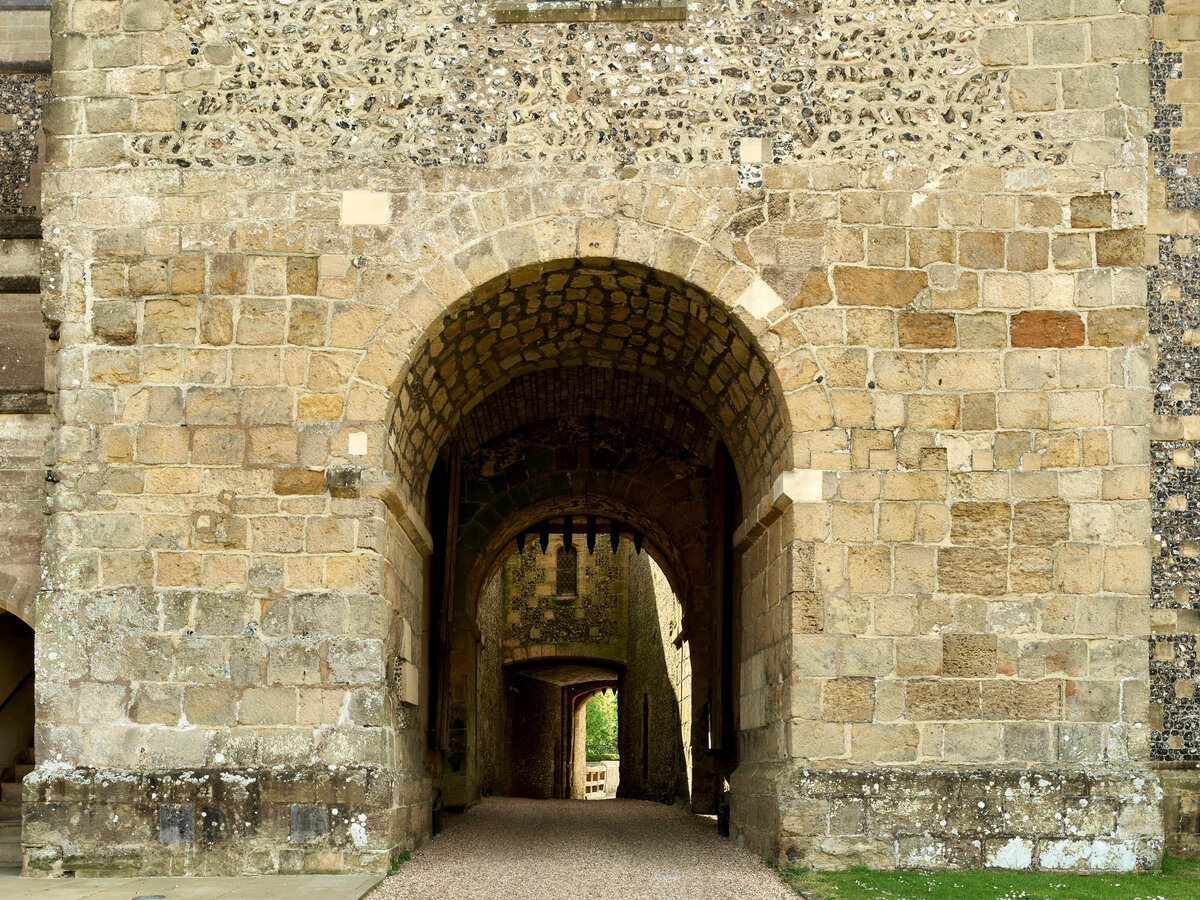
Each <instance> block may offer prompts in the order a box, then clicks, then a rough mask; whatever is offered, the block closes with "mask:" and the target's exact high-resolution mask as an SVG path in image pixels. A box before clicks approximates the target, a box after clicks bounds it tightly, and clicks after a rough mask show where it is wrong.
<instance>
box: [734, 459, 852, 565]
mask: <svg viewBox="0 0 1200 900" xmlns="http://www.w3.org/2000/svg"><path fill="white" fill-rule="evenodd" d="M826 474H827V473H826V472H825V471H824V470H822V469H790V470H789V471H787V472H784V473H783V474H782V475H780V476H779V477H778V478H776V479H775V483H774V484H772V485H771V492H770V494H766V495H764V496H763V497H762V499H760V500H759V501H758V505H757V506H756V507H755V508H754V509H753V510H752V511H751V512H750V514H749V515H747V516H746V518H745V520H744V521H743V522H742V524H741V525H739V526H738V528H737V531H735V532H734V533H733V549H734V550H736V551H738V552H739V553H741V552H742V551H744V550H746V549H747V548H748V547H750V546H751V545H752V544H753V543H754V542H755V541H756V540H758V539H759V537H761V536H762V534H763V532H765V531H766V530H767V529H768V528H770V527H771V524H772V523H773V522H774V521H775V520H776V519H778V518H779V517H780V516H781V515H782V514H783V512H784V510H786V509H787V508H788V507H789V506H791V505H792V504H793V503H822V502H824V500H825V479H826ZM828 474H830V475H832V476H833V477H835V478H836V477H837V473H828Z"/></svg>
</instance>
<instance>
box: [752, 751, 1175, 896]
mask: <svg viewBox="0 0 1200 900" xmlns="http://www.w3.org/2000/svg"><path fill="white" fill-rule="evenodd" d="M731 781H732V783H733V785H734V789H735V801H734V809H733V814H732V819H733V824H734V828H735V832H734V833H735V835H736V837H737V839H738V841H739V843H741V844H743V845H745V846H749V847H750V848H751V849H753V850H755V851H756V852H758V853H760V854H763V855H766V856H774V857H786V858H787V859H789V860H790V861H792V862H793V863H794V864H797V865H801V866H805V867H808V868H813V869H845V868H850V867H853V866H857V865H865V866H868V867H870V868H875V869H980V868H997V869H1036V870H1043V871H1071V872H1127V871H1151V870H1154V869H1156V868H1157V867H1158V865H1159V863H1160V860H1161V857H1162V853H1163V822H1162V811H1161V803H1162V788H1161V787H1160V784H1159V779H1158V777H1157V775H1155V773H1153V772H1151V771H1149V765H1148V764H1146V766H1144V767H1139V766H1137V765H1136V764H1131V765H1126V766H1110V767H1109V768H1107V769H1104V770H1099V771H1088V770H1083V769H1064V768H1056V769H1019V768H1012V769H1007V768H989V769H982V768H963V769H916V768H908V767H879V768H865V767H854V768H849V767H847V768H816V767H812V766H804V765H800V764H794V763H789V762H786V761H779V762H767V763H759V764H751V765H747V766H743V767H741V768H739V769H738V771H737V772H735V773H734V776H733V778H732V779H731ZM772 832H773V833H774V834H777V835H778V842H777V843H772V837H773V834H772Z"/></svg>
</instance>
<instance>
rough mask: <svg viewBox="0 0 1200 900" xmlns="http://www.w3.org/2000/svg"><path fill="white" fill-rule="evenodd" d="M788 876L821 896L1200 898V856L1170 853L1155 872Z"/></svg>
mask: <svg viewBox="0 0 1200 900" xmlns="http://www.w3.org/2000/svg"><path fill="white" fill-rule="evenodd" d="M780 874H781V875H782V876H783V877H784V879H785V880H786V881H787V882H788V883H789V884H790V885H792V887H794V888H797V889H799V890H803V891H806V892H807V893H809V894H811V895H812V896H813V897H815V898H817V900H1197V898H1200V860H1197V859H1175V858H1172V857H1169V856H1168V857H1166V858H1165V859H1164V860H1163V867H1162V871H1161V872H1155V873H1153V874H1150V875H1056V874H1050V873H1044V872H1000V871H989V872H872V871H870V870H868V869H852V870H850V871H848V872H804V871H788V870H783V871H781V873H780Z"/></svg>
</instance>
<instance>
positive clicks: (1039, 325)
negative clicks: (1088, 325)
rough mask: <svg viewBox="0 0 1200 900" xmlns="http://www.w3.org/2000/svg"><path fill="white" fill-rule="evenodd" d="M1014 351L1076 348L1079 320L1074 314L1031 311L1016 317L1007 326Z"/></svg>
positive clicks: (1080, 333) (1080, 330)
mask: <svg viewBox="0 0 1200 900" xmlns="http://www.w3.org/2000/svg"><path fill="white" fill-rule="evenodd" d="M1009 334H1010V338H1011V340H1012V345H1013V346H1014V347H1080V346H1082V345H1083V340H1084V331H1083V319H1082V318H1080V316H1079V314H1078V313H1073V312H1052V311H1049V310H1034V311H1030V312H1023V313H1017V314H1016V315H1015V316H1013V317H1012V321H1011V323H1010V331H1009Z"/></svg>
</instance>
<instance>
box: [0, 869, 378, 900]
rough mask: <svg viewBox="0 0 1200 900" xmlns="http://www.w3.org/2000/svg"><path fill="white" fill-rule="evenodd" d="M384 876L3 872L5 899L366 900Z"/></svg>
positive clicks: (0, 877)
mask: <svg viewBox="0 0 1200 900" xmlns="http://www.w3.org/2000/svg"><path fill="white" fill-rule="evenodd" d="M380 880H381V877H380V876H379V875H262V876H246V877H243V878H20V877H18V876H17V875H15V874H10V873H5V872H0V898H2V900H133V898H135V897H163V898H165V900H283V898H287V900H362V898H363V897H365V896H366V895H367V894H369V893H370V892H371V890H372V889H373V888H374V887H375V886H376V885H377V884H379V882H380Z"/></svg>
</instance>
